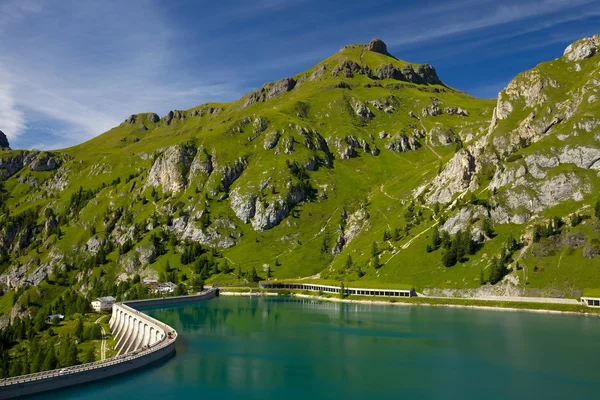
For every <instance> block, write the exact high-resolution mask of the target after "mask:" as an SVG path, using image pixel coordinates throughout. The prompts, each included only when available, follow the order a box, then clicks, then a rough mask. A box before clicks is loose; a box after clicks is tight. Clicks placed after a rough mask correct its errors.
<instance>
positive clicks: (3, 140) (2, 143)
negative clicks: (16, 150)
mask: <svg viewBox="0 0 600 400" xmlns="http://www.w3.org/2000/svg"><path fill="white" fill-rule="evenodd" d="M2 149H6V150H10V146H9V144H8V138H7V137H6V135H5V134H4V132H2V131H0V150H2Z"/></svg>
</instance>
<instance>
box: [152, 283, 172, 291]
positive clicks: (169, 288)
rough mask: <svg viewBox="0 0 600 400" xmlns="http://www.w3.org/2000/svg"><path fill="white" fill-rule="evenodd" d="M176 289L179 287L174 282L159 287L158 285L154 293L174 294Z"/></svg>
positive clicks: (161, 284)
mask: <svg viewBox="0 0 600 400" xmlns="http://www.w3.org/2000/svg"><path fill="white" fill-rule="evenodd" d="M176 287H177V285H176V284H174V283H173V282H165V283H159V284H158V285H156V288H155V289H154V292H155V293H173V292H174V291H175V288H176Z"/></svg>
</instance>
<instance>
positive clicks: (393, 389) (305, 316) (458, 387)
mask: <svg viewBox="0 0 600 400" xmlns="http://www.w3.org/2000/svg"><path fill="white" fill-rule="evenodd" d="M146 312H147V313H148V314H150V315H152V316H154V317H156V318H158V319H160V320H162V321H165V322H166V323H168V324H170V325H171V326H173V327H175V328H176V329H177V331H178V332H179V333H180V336H179V339H178V348H177V356H176V357H175V358H172V359H171V360H169V361H167V362H165V363H162V364H159V365H158V366H155V367H151V368H149V369H144V370H143V371H141V372H136V373H132V374H129V375H126V376H124V377H121V378H116V379H109V380H105V381H100V382H97V383H94V384H89V385H86V386H82V387H76V388H71V389H67V390H62V391H58V392H54V393H49V394H47V395H43V396H39V397H36V399H37V398H40V399H84V400H88V399H89V400H91V399H94V400H95V399H102V400H107V399H111V400H113V399H115V400H117V399H128V400H131V399H196V398H207V396H214V397H215V398H224V399H235V398H244V399H285V400H292V399H304V400H306V399H309V400H316V399H332V398H336V399H338V398H346V399H358V398H361V399H371V398H375V396H377V397H378V398H384V397H386V398H394V399H396V398H400V397H407V396H408V397H412V398H421V399H430V398H445V399H463V398H471V399H506V398H512V399H516V398H523V399H537V398H562V399H576V398H583V399H592V398H598V393H600V392H599V390H600V347H599V345H600V318H597V317H584V316H572V315H550V314H535V313H526V312H503V311H487V310H485V311H484V310H466V309H453V308H430V307H403V306H393V305H390V306H374V305H373V306H370V305H355V304H336V303H318V302H312V301H300V300H296V299H287V300H286V299H262V298H261V299H259V298H241V297H221V298H218V299H215V300H210V301H206V302H200V303H196V304H191V305H182V306H177V307H173V308H167V309H152V310H147V311H146Z"/></svg>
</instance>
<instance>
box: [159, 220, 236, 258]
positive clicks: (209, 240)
mask: <svg viewBox="0 0 600 400" xmlns="http://www.w3.org/2000/svg"><path fill="white" fill-rule="evenodd" d="M201 216H202V213H200V214H199V215H195V216H194V217H193V218H192V217H188V216H184V217H179V218H175V219H173V223H172V225H171V226H168V227H165V229H166V230H168V231H171V232H174V233H176V234H177V236H178V237H180V238H181V239H183V240H186V239H187V240H191V241H194V242H198V243H201V244H203V245H205V246H211V247H216V248H223V249H226V248H230V247H233V246H235V244H236V240H237V239H238V238H239V235H238V233H236V227H235V225H234V224H233V223H232V222H231V221H229V220H226V219H221V218H217V219H215V220H214V221H213V222H212V224H211V225H210V226H209V227H207V228H202V227H200V226H198V225H197V222H195V220H199V219H200V218H201Z"/></svg>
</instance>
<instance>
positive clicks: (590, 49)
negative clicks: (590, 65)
mask: <svg viewBox="0 0 600 400" xmlns="http://www.w3.org/2000/svg"><path fill="white" fill-rule="evenodd" d="M598 46H600V35H594V36H592V37H588V38H583V39H581V40H578V41H576V42H574V43H571V44H570V45H569V46H568V47H567V48H566V49H565V52H564V53H563V56H564V57H565V58H566V59H567V60H569V61H581V60H585V59H586V58H590V57H593V56H594V55H596V54H597V53H598Z"/></svg>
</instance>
